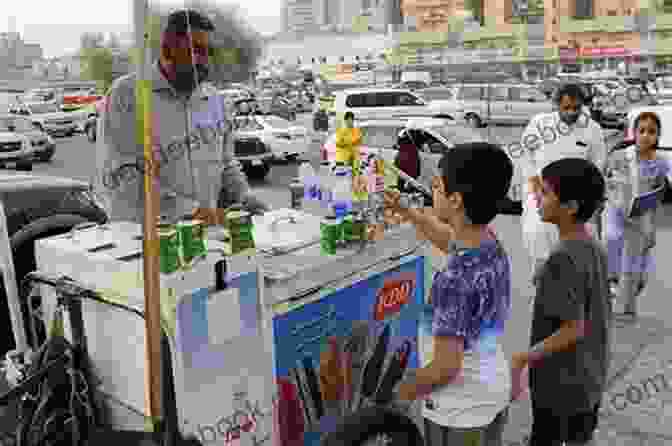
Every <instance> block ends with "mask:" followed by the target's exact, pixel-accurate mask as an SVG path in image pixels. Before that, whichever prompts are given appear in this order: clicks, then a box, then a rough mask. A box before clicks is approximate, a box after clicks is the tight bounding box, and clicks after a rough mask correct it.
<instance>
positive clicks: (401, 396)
mask: <svg viewBox="0 0 672 446" xmlns="http://www.w3.org/2000/svg"><path fill="white" fill-rule="evenodd" d="M417 393H418V392H417V389H416V387H415V384H414V383H410V382H402V383H401V384H399V386H398V387H397V391H396V395H395V396H396V400H397V401H399V402H401V403H410V402H413V401H415V400H416V399H417Z"/></svg>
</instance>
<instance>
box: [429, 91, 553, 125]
mask: <svg viewBox="0 0 672 446" xmlns="http://www.w3.org/2000/svg"><path fill="white" fill-rule="evenodd" d="M432 105H433V106H434V109H435V110H439V111H440V112H441V113H442V114H449V115H452V116H454V117H455V119H456V120H457V121H464V122H466V123H467V124H468V125H469V126H471V127H473V128H480V127H482V126H483V125H488V124H508V125H511V124H514V125H525V124H527V123H528V122H529V120H530V118H532V117H533V116H535V115H537V114H539V113H547V112H550V111H552V110H553V105H552V103H551V102H550V101H549V100H548V98H546V96H545V95H544V94H543V93H542V92H541V91H540V90H539V89H538V88H536V87H535V86H532V85H526V84H520V83H515V84H514V83H492V84H457V85H455V86H454V97H453V99H448V100H442V101H432Z"/></svg>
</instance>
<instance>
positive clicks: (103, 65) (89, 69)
mask: <svg viewBox="0 0 672 446" xmlns="http://www.w3.org/2000/svg"><path fill="white" fill-rule="evenodd" d="M81 64H82V78H84V79H86V80H92V81H97V82H98V83H99V85H100V87H101V89H102V90H103V91H106V90H107V89H108V88H109V86H110V85H112V81H113V77H112V73H113V71H112V68H113V64H114V57H113V55H112V52H111V51H110V49H109V48H87V49H82V51H81Z"/></svg>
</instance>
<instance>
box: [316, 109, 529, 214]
mask: <svg viewBox="0 0 672 446" xmlns="http://www.w3.org/2000/svg"><path fill="white" fill-rule="evenodd" d="M357 127H358V128H359V129H360V130H361V133H362V141H361V145H360V147H359V150H360V154H361V155H362V156H364V157H365V156H367V155H368V154H370V153H378V154H379V155H380V156H382V157H383V158H384V159H385V160H386V161H388V162H390V163H393V162H394V160H395V158H396V156H397V154H398V149H399V147H398V143H399V139H400V137H401V135H402V134H404V133H405V134H406V135H407V136H409V137H410V139H411V140H412V141H413V143H414V144H415V145H416V147H417V148H418V150H419V154H420V160H421V168H420V177H419V178H418V180H419V181H420V182H421V183H422V184H424V185H425V186H426V187H428V188H430V189H431V184H432V177H433V176H434V175H435V174H436V172H437V169H438V164H439V160H440V159H441V157H442V156H443V154H444V153H445V151H446V150H450V149H451V148H452V147H454V146H455V145H456V144H465V143H471V142H485V141H487V137H486V136H485V135H484V134H483V133H482V132H481V131H480V130H478V129H473V128H471V127H468V126H465V125H464V124H463V123H460V122H459V121H455V120H450V119H436V118H412V119H376V120H369V121H363V122H361V123H357ZM507 153H508V154H509V156H511V154H510V152H509V151H508V150H507ZM335 159H336V134H335V133H332V134H331V135H330V136H329V137H327V139H326V141H325V143H324V144H323V145H322V149H321V160H322V161H329V162H334V161H335ZM511 159H512V162H513V165H514V175H513V178H512V181H511V189H510V191H509V198H510V199H511V201H513V202H520V201H521V189H520V178H521V175H522V164H521V163H520V161H519V160H517V159H515V158H513V157H511ZM516 212H518V211H516Z"/></svg>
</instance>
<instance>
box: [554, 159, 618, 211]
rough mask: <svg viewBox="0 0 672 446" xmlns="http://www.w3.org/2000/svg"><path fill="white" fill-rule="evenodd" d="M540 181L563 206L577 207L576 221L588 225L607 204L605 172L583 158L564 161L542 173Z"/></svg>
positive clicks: (555, 163) (559, 161)
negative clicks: (572, 205) (603, 174)
mask: <svg viewBox="0 0 672 446" xmlns="http://www.w3.org/2000/svg"><path fill="white" fill-rule="evenodd" d="M541 177H542V178H543V180H544V181H545V182H547V183H548V184H549V185H550V186H551V187H552V188H553V192H554V193H555V194H556V195H557V196H558V199H559V200H560V203H561V204H568V203H569V202H570V201H575V202H576V203H577V204H578V209H577V212H576V220H577V222H579V223H585V222H587V221H588V220H589V219H590V218H591V217H592V216H593V215H594V214H595V212H596V211H597V210H598V209H600V208H601V207H602V205H603V203H604V199H605V197H604V194H605V183H604V177H603V176H602V172H600V170H599V169H598V168H597V166H595V164H593V163H591V162H590V161H587V160H585V159H582V158H564V159H561V160H558V161H555V162H552V163H551V164H549V165H548V166H546V167H544V168H543V169H542V171H541Z"/></svg>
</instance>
